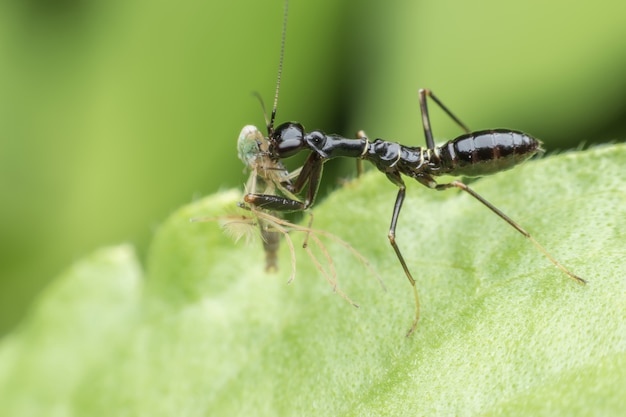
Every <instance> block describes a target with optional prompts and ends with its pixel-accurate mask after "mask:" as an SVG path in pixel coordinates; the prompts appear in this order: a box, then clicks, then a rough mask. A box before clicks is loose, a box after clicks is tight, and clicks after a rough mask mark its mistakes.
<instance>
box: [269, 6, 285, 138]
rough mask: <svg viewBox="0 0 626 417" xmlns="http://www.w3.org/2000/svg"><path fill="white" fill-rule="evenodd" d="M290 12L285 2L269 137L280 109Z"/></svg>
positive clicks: (271, 134)
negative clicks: (278, 108) (281, 80)
mask: <svg viewBox="0 0 626 417" xmlns="http://www.w3.org/2000/svg"><path fill="white" fill-rule="evenodd" d="M288 10H289V0H285V15H284V16H283V34H282V39H281V41H280V60H279V61H278V76H277V77H276V93H274V107H273V108H272V114H271V115H270V121H269V123H268V124H267V135H268V136H269V137H272V136H273V133H274V119H276V108H277V107H278V91H279V90H280V78H281V76H282V74H283V58H284V56H285V38H286V37H287V14H288Z"/></svg>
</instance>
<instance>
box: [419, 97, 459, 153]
mask: <svg viewBox="0 0 626 417" xmlns="http://www.w3.org/2000/svg"><path fill="white" fill-rule="evenodd" d="M418 94H419V101H420V110H421V112H422V124H423V125H424V136H425V137H426V147H427V148H428V149H435V141H434V139H433V131H432V129H431V127H430V117H429V116H428V106H427V104H426V96H428V97H430V98H431V99H432V100H433V101H434V102H435V103H437V105H438V106H439V107H440V108H441V110H443V111H444V112H446V114H447V115H448V116H450V118H451V119H452V120H454V122H455V123H456V124H457V125H459V126H460V127H461V129H463V130H464V131H465V133H470V129H469V128H468V127H467V125H465V123H463V122H462V121H461V120H460V119H459V118H458V117H456V116H455V115H454V114H453V113H452V112H451V111H450V110H449V109H448V108H447V107H446V106H445V105H444V104H443V103H442V102H441V100H439V99H438V98H437V96H435V95H434V94H433V93H432V91H430V90H429V89H427V88H420V90H419V92H418Z"/></svg>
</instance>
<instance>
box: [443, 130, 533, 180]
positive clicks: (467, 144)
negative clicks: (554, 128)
mask: <svg viewBox="0 0 626 417" xmlns="http://www.w3.org/2000/svg"><path fill="white" fill-rule="evenodd" d="M540 146H541V142H539V141H538V140H537V139H535V138H533V137H531V136H528V135H527V134H526V133H523V132H518V131H515V130H506V129H494V130H482V131H478V132H472V133H468V134H465V135H462V136H459V137H458V138H456V139H453V140H451V141H449V142H447V143H445V144H443V145H442V146H440V147H438V149H437V150H438V152H437V154H438V156H439V159H440V161H441V170H440V171H438V172H437V173H436V174H451V175H460V176H467V177H479V176H483V175H489V174H494V173H496V172H500V171H504V170H506V169H510V168H513V167H514V166H515V165H517V164H519V163H521V162H524V161H525V160H527V159H528V158H530V157H531V156H533V155H535V154H536V153H537V152H538V151H539V148H540Z"/></svg>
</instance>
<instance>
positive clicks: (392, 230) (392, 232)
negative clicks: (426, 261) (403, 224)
mask: <svg viewBox="0 0 626 417" xmlns="http://www.w3.org/2000/svg"><path fill="white" fill-rule="evenodd" d="M399 187H400V190H398V196H397V197H396V202H395V204H394V206H393V215H392V216H391V226H390V227H389V234H388V235H387V237H389V243H391V246H392V247H393V250H394V251H395V252H396V256H397V257H398V260H399V261H400V265H402V269H404V273H405V274H406V277H407V278H408V280H409V282H410V283H411V286H412V287H413V295H414V296H415V319H414V320H413V324H412V325H411V328H410V329H409V331H408V332H407V334H406V336H407V337H409V336H410V335H411V334H412V333H413V332H414V331H415V328H416V327H417V322H418V321H419V318H420V302H419V296H418V294H417V286H416V285H415V279H414V278H413V276H412V275H411V272H410V271H409V268H408V267H407V265H406V262H405V261H404V256H402V253H401V252H400V248H399V247H398V244H397V243H396V225H397V224H398V217H399V216H400V209H402V203H403V202H404V196H405V194H406V187H405V186H404V184H399Z"/></svg>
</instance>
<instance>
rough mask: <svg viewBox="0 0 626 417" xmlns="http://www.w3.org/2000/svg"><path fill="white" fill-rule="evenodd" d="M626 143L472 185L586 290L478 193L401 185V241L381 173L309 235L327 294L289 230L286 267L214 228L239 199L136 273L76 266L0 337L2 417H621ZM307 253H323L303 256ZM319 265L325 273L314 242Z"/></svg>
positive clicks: (330, 209)
mask: <svg viewBox="0 0 626 417" xmlns="http://www.w3.org/2000/svg"><path fill="white" fill-rule="evenodd" d="M625 164H626V146H624V145H615V146H605V147H597V148H593V149H591V150H587V151H584V152H572V153H566V154H562V155H557V156H552V157H548V158H544V159H542V160H539V161H533V162H529V163H527V164H525V165H523V166H521V167H519V168H516V169H514V170H512V171H508V172H504V173H501V174H498V175H496V176H492V177H488V178H483V179H480V180H478V181H476V182H474V183H473V188H474V189H475V190H476V191H477V192H479V193H481V195H483V196H484V197H485V198H487V199H488V200H489V201H491V202H492V203H493V204H495V205H496V206H497V207H499V208H500V209H502V210H503V211H504V212H505V213H507V214H508V215H510V216H511V217H512V218H513V219H515V220H517V221H518V222H519V223H520V224H521V225H522V226H524V227H525V228H526V229H527V230H528V231H530V232H531V233H532V234H533V236H534V237H535V238H536V239H537V240H538V241H539V242H541V243H542V244H543V245H544V246H545V247H546V248H547V249H548V250H549V251H550V253H551V254H552V255H553V256H554V257H556V258H557V259H558V260H559V261H560V262H562V263H563V264H564V265H566V266H567V267H568V268H570V269H571V270H572V271H574V272H575V273H577V274H579V275H580V276H582V277H584V278H585V279H587V280H588V282H589V283H588V285H586V286H580V285H577V284H576V283H575V282H574V281H573V280H571V279H570V278H568V277H567V276H566V275H565V274H563V273H562V272H560V271H559V270H558V269H557V268H555V267H554V266H553V265H552V264H551V263H550V262H549V261H548V260H547V259H546V258H545V257H544V256H543V255H542V254H541V253H540V252H539V251H538V250H537V249H536V248H535V247H534V246H533V245H532V244H530V243H529V242H528V241H527V240H526V239H525V238H524V237H523V236H522V235H520V234H519V233H517V232H516V231H515V230H514V229H512V228H511V227H509V226H508V225H507V224H506V223H505V222H503V221H502V220H501V219H499V218H498V217H497V216H495V215H493V214H492V213H491V212H489V211H488V210H487V209H485V208H484V207H483V206H482V205H480V204H479V203H478V202H477V201H475V200H473V199H472V198H471V197H470V196H469V195H467V194H465V193H461V192H454V191H447V192H433V191H430V190H428V189H425V188H424V187H421V186H419V185H418V184H416V183H409V184H407V185H408V189H407V199H406V201H405V203H404V207H403V210H402V213H401V216H400V221H399V226H398V234H397V239H398V244H399V245H400V248H401V250H402V252H403V253H404V255H405V258H406V259H407V263H408V266H409V268H410V269H411V271H412V272H413V274H414V276H415V277H416V278H417V285H418V289H419V292H420V297H421V303H422V316H421V321H420V323H419V326H418V328H417V331H416V332H415V334H414V335H413V336H412V337H410V338H405V337H404V334H405V331H406V330H407V329H408V327H409V326H410V323H411V318H412V315H413V309H414V306H413V304H412V303H413V300H412V293H411V289H410V286H409V284H408V282H407V280H406V278H405V276H404V273H403V272H402V269H401V268H400V265H399V263H398V261H397V259H396V257H395V255H394V253H393V250H392V249H391V247H390V245H389V243H388V242H387V238H386V234H387V229H388V227H389V221H390V215H391V211H392V206H393V202H394V199H395V195H396V192H397V190H396V189H395V187H394V186H393V185H392V184H391V183H389V182H388V181H387V180H386V178H385V177H384V176H383V175H381V174H380V173H379V172H370V173H368V174H367V175H365V176H364V177H363V178H361V179H358V180H353V181H351V182H349V183H347V184H346V185H344V186H341V187H339V189H338V190H336V191H335V192H334V193H332V194H331V195H330V197H329V198H328V199H327V200H326V201H324V202H322V203H320V204H319V205H318V206H317V207H316V208H315V222H314V227H315V228H317V229H322V230H326V231H329V232H332V233H334V234H335V235H337V236H339V237H341V238H342V239H344V240H346V241H348V242H349V243H350V244H351V245H352V246H353V247H354V248H356V249H357V250H358V251H359V252H361V253H362V254H363V255H364V256H365V257H366V258H367V259H369V260H370V262H371V264H372V265H373V266H374V268H375V269H376V270H377V271H378V273H379V274H380V275H381V276H382V278H383V280H384V282H385V285H386V287H387V291H383V290H382V289H381V287H380V285H379V284H378V282H377V281H376V278H375V276H374V275H373V274H371V273H370V272H369V271H368V270H367V268H365V267H364V266H363V265H362V264H361V263H360V261H359V260H358V259H357V258H355V257H354V256H353V255H352V254H351V253H350V252H349V251H348V250H347V249H346V248H345V247H343V246H341V245H339V244H337V243H336V242H333V241H332V240H330V239H326V238H324V237H323V236H322V237H321V239H323V241H324V244H325V247H326V248H327V250H328V253H329V254H330V255H331V257H332V260H333V264H334V267H335V268H336V271H337V277H338V288H339V289H341V290H343V291H344V292H345V293H346V294H347V295H348V296H349V297H350V298H351V299H353V300H354V301H356V302H357V303H358V304H359V305H360V308H358V309H357V308H354V307H353V306H351V305H350V304H349V303H347V302H345V301H344V300H343V299H342V298H341V297H339V296H338V295H337V294H336V293H334V292H333V288H332V286H331V285H329V284H328V283H326V281H325V279H324V276H323V274H321V273H320V271H318V269H317V268H316V266H315V265H314V262H313V261H312V260H311V259H310V258H309V257H308V256H307V254H306V252H305V251H304V250H303V249H302V248H300V244H301V243H302V240H303V239H304V235H303V234H302V233H299V232H293V233H291V234H290V236H291V238H292V239H293V241H294V244H295V250H296V253H297V274H296V278H295V280H294V282H293V283H292V284H290V285H287V284H286V281H287V278H288V277H289V274H290V256H289V251H288V250H287V247H286V245H285V244H284V242H283V245H282V249H281V253H280V270H279V271H278V272H277V273H266V272H265V271H264V265H265V260H264V253H263V250H262V249H261V245H260V243H259V242H256V243H255V244H253V245H248V246H246V245H244V244H241V243H239V244H235V243H234V242H233V241H232V239H230V238H228V237H227V236H225V235H224V233H223V232H222V231H221V230H220V227H219V225H218V222H217V221H215V222H205V223H190V222H189V219H190V218H192V217H199V216H224V215H226V214H228V213H229V212H230V211H232V210H234V208H233V207H234V204H235V202H236V201H238V200H239V199H240V198H241V197H240V194H239V193H238V192H234V191H230V192H224V193H221V194H218V195H214V196H211V197H208V198H206V199H204V200H202V201H199V202H196V203H194V204H191V205H189V206H187V207H184V208H182V209H180V210H179V211H178V212H176V213H174V214H173V215H172V216H171V217H170V218H169V219H168V220H167V221H166V222H165V223H164V224H163V225H162V226H161V227H160V228H159V230H158V231H157V233H156V236H155V238H154V241H153V244H152V248H151V251H150V253H149V256H148V262H147V274H146V275H147V276H146V279H145V282H143V284H142V282H141V281H140V280H139V277H140V275H141V273H140V272H139V267H138V266H137V263H136V261H135V260H134V258H133V255H132V251H131V250H130V249H129V248H127V247H119V248H113V249H108V250H102V251H100V252H98V253H96V254H95V255H93V256H91V257H89V258H88V259H86V260H83V261H81V262H79V263H77V265H76V266H74V267H72V268H71V269H69V270H68V272H67V273H65V274H64V275H63V276H62V277H60V278H59V279H58V280H57V281H56V282H55V284H54V285H53V286H52V287H51V288H49V289H48V290H47V291H46V292H45V293H44V294H42V296H41V297H40V299H39V301H38V302H37V303H36V304H35V305H34V306H33V309H32V312H31V314H30V315H29V317H28V318H27V319H26V320H25V321H24V323H22V326H21V327H20V328H19V329H18V330H17V331H15V332H14V333H13V334H11V335H10V336H9V337H7V338H5V339H4V340H3V341H2V345H0V398H2V401H0V415H10V416H26V415H53V416H57V415H58V416H72V415H77V416H78V415H80V416H83V415H89V416H98V415H102V416H105V415H106V416H110V415H150V416H160V415H163V416H166V415H167V416H170V415H189V416H196V415H198V416H201V415H202V416H205V415H221V416H230V415H245V416H250V415H271V416H275V415H355V416H363V415H546V416H554V415H585V416H586V415H616V416H617V415H621V414H622V413H623V410H624V409H626V392H625V391H626V390H625V388H624V387H626V353H625V352H626V279H625V277H626V274H625V269H626V267H625V263H624V248H625V247H626V246H625V244H626V183H625V182H624V180H623V175H622V172H623V168H622V167H623V166H624V165H625ZM311 246H312V247H315V245H311ZM316 254H317V259H318V260H319V261H320V262H321V264H322V265H324V266H325V267H326V268H328V263H327V262H326V260H325V259H324V257H323V254H322V253H320V252H319V251H318V252H316Z"/></svg>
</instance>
